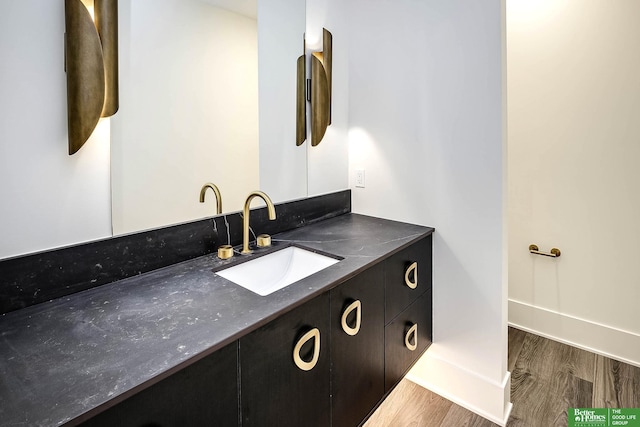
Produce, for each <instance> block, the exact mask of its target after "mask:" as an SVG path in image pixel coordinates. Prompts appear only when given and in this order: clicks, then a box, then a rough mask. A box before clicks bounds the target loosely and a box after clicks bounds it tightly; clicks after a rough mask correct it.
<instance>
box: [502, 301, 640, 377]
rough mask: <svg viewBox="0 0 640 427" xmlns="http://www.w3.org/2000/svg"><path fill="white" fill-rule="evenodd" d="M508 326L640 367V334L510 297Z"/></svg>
mask: <svg viewBox="0 0 640 427" xmlns="http://www.w3.org/2000/svg"><path fill="white" fill-rule="evenodd" d="M509 325H510V326H513V327H514V328H518V329H522V330H524V331H527V332H531V333H534V334H536V335H540V336H543V337H545V338H549V339H551V340H554V341H559V342H562V343H565V344H568V345H571V346H574V347H578V348H581V349H584V350H588V351H591V352H593V353H596V354H600V355H603V356H606V357H610V358H612V359H615V360H619V361H621V362H625V363H628V364H630V365H634V366H638V367H640V335H638V334H636V333H633V332H630V331H624V330H621V329H617V328H613V327H611V326H608V325H603V324H600V323H596V322H592V321H590V320H586V319H580V318H578V317H574V316H569V315H566V314H562V313H558V312H556V311H553V310H548V309H545V308H541V307H536V306H533V305H531V304H527V303H524V302H521V301H516V300H511V299H510V300H509Z"/></svg>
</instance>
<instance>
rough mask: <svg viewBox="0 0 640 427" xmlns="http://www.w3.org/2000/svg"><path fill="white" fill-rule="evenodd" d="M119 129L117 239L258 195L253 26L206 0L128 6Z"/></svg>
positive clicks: (124, 5)
mask: <svg viewBox="0 0 640 427" xmlns="http://www.w3.org/2000/svg"><path fill="white" fill-rule="evenodd" d="M120 19H121V21H120V22H121V25H120V40H121V42H120V43H121V55H120V70H121V71H120V72H121V76H120V78H121V109H120V112H119V114H118V116H117V118H114V120H113V122H112V125H113V131H112V176H111V180H112V193H113V195H112V212H113V213H112V215H113V216H112V220H113V231H114V234H122V233H126V232H132V231H137V230H143V229H148V228H153V227H159V226H163V225H167V224H174V223H179V222H183V221H187V220H193V219H196V218H201V217H204V216H211V215H213V214H214V213H215V200H214V198H208V200H207V202H206V203H204V204H200V203H199V202H198V194H199V192H200V187H201V186H202V185H203V184H204V183H205V182H208V181H212V182H215V183H216V185H218V187H219V188H220V190H221V191H222V194H223V208H224V210H225V211H229V210H238V209H240V208H241V206H242V205H241V202H242V201H241V199H242V197H244V195H245V194H247V193H248V192H250V191H251V190H253V189H255V188H257V187H258V185H259V184H258V104H257V99H258V64H257V62H258V52H257V47H258V38H257V21H256V19H255V18H252V17H248V16H243V15H240V14H238V13H234V12H231V11H228V10H226V9H222V8H220V7H217V6H215V5H212V4H209V3H205V2H203V1H199V0H128V1H127V0H122V1H121V5H120Z"/></svg>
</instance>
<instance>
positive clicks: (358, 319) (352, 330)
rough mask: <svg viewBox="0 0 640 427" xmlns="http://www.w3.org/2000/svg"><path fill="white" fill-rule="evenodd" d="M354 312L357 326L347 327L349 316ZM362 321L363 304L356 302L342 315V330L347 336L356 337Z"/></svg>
mask: <svg viewBox="0 0 640 427" xmlns="http://www.w3.org/2000/svg"><path fill="white" fill-rule="evenodd" d="M353 310H356V326H355V327H353V328H352V327H350V326H349V325H347V316H349V314H351V312H352V311H353ZM361 321H362V303H360V301H359V300H356V301H354V302H352V303H351V304H349V307H347V308H346V309H345V310H344V312H343V313H342V330H343V331H344V332H345V333H346V334H347V335H351V336H354V335H356V334H357V333H358V332H359V331H360V322H361Z"/></svg>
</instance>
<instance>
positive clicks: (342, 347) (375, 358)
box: [331, 264, 384, 427]
mask: <svg viewBox="0 0 640 427" xmlns="http://www.w3.org/2000/svg"><path fill="white" fill-rule="evenodd" d="M331 394H332V396H331V399H332V408H331V411H332V420H333V424H332V425H333V426H334V427H342V426H357V425H359V424H360V422H362V420H364V419H365V418H366V416H367V415H368V414H369V413H370V412H371V410H372V409H373V408H374V407H375V406H376V404H377V403H378V402H379V401H380V399H381V398H382V396H383V395H384V268H383V265H382V264H378V265H377V266H374V267H372V268H370V269H368V270H366V271H364V272H363V273H360V274H359V275H358V276H356V277H354V278H353V279H351V280H349V281H347V282H345V283H344V284H342V285H340V286H338V287H336V288H334V289H332V290H331Z"/></svg>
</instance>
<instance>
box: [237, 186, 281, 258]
mask: <svg viewBox="0 0 640 427" xmlns="http://www.w3.org/2000/svg"><path fill="white" fill-rule="evenodd" d="M254 197H259V198H261V199H262V200H264V202H265V203H266V204H267V212H268V214H269V219H270V220H271V221H273V220H274V219H276V208H275V206H273V202H272V201H271V199H270V198H269V196H267V194H266V193H264V192H262V191H254V192H252V193H250V194H249V196H247V200H246V201H245V202H244V210H243V211H242V253H243V254H250V253H251V252H252V251H251V249H249V213H250V210H249V206H250V205H251V201H252V200H253V198H254Z"/></svg>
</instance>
